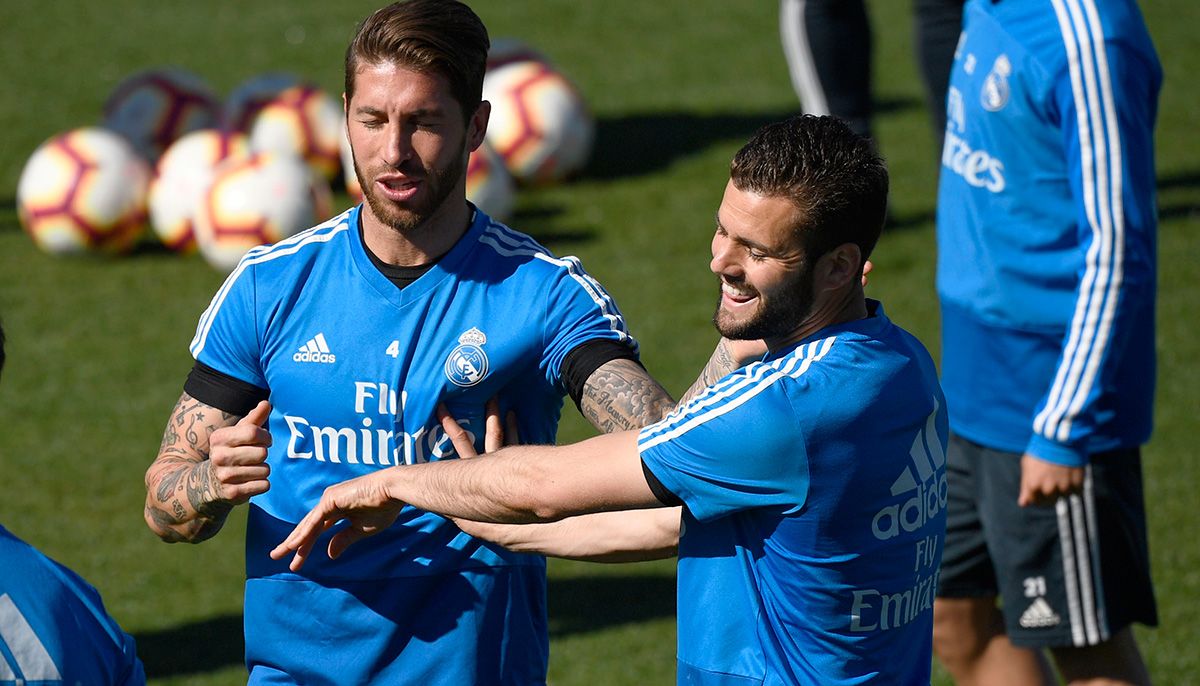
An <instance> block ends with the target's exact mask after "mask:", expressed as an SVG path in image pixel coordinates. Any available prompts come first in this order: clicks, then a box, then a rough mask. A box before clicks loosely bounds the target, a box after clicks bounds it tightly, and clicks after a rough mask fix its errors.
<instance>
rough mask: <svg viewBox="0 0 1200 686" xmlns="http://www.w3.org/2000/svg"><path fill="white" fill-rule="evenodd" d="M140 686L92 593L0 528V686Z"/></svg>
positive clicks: (121, 637)
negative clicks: (79, 685)
mask: <svg viewBox="0 0 1200 686" xmlns="http://www.w3.org/2000/svg"><path fill="white" fill-rule="evenodd" d="M145 683H146V674H145V672H144V671H143V668H142V662H141V660H139V659H138V656H137V651H136V650H135V647H134V641H133V637H131V636H130V635H129V634H127V633H125V632H124V631H122V630H121V627H119V626H117V622H116V621H115V620H114V619H113V618H112V617H110V616H109V615H108V612H106V611H105V610H104V603H103V602H102V601H101V600H100V594H99V593H97V592H96V589H95V588H93V587H92V586H91V584H89V583H88V582H86V581H84V580H83V579H82V578H81V577H80V576H79V575H78V574H76V573H75V572H72V571H71V570H70V569H67V568H66V567H64V566H63V565H61V564H59V563H57V562H55V561H54V560H51V559H50V558H48V557H46V556H45V555H43V554H42V553H41V552H39V551H38V550H37V549H35V548H34V547H33V546H31V545H29V544H28V543H26V542H25V541H22V540H21V539H19V538H17V537H16V536H14V535H13V534H12V532H10V531H9V530H8V529H5V528H4V527H3V526H0V686H13V685H16V684H31V685H32V684H37V685H39V686H41V685H44V686H51V685H52V684H65V685H66V686H72V685H74V684H96V685H97V686H109V685H111V686H139V685H140V684H145Z"/></svg>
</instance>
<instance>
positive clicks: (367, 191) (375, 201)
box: [354, 154, 467, 233]
mask: <svg viewBox="0 0 1200 686" xmlns="http://www.w3.org/2000/svg"><path fill="white" fill-rule="evenodd" d="M465 157H466V155H465V154H463V155H455V156H454V160H453V161H452V162H451V163H450V164H448V165H447V166H445V167H443V168H441V169H431V168H429V167H416V169H420V172H415V169H401V171H403V172H405V173H406V174H408V175H410V176H413V177H416V178H423V179H424V180H425V183H426V185H427V190H428V193H426V194H425V196H424V198H423V199H418V200H417V202H416V204H414V205H413V206H411V207H401V206H399V205H397V204H396V203H394V202H392V201H390V200H387V199H385V198H383V197H381V196H380V194H379V192H378V190H377V189H376V188H375V186H374V184H372V183H369V180H368V179H367V177H366V175H365V174H363V171H362V168H361V167H359V166H358V159H355V160H354V175H355V176H357V177H358V185H359V187H360V188H362V189H363V198H364V199H365V200H366V201H367V206H368V207H370V208H371V213H372V214H374V215H375V216H376V217H377V218H378V219H379V221H381V222H383V223H384V224H385V225H387V226H390V227H392V228H393V229H395V230H396V231H399V232H400V233H408V232H411V231H412V230H413V229H416V228H417V227H418V226H420V225H421V224H423V223H424V222H425V221H426V220H427V219H429V218H430V217H431V216H433V215H434V214H435V213H436V212H437V211H438V209H439V208H440V207H441V206H442V205H443V204H444V203H445V202H446V198H448V197H449V196H450V193H451V191H453V190H454V187H455V185H457V184H458V182H459V180H460V179H462V177H463V176H464V175H465V174H466V169H467V163H466V161H465Z"/></svg>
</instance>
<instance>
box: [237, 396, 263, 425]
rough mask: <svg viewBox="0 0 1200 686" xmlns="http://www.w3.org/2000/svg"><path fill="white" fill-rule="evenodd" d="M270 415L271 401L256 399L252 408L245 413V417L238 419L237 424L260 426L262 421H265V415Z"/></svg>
mask: <svg viewBox="0 0 1200 686" xmlns="http://www.w3.org/2000/svg"><path fill="white" fill-rule="evenodd" d="M270 416H271V403H269V402H267V401H266V400H260V401H258V404H257V405H255V406H254V409H253V410H250V412H248V413H246V416H245V417H242V418H241V419H240V420H238V423H237V425H238V426H262V425H263V422H265V421H267V417H270Z"/></svg>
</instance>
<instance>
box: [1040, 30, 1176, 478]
mask: <svg viewBox="0 0 1200 686" xmlns="http://www.w3.org/2000/svg"><path fill="white" fill-rule="evenodd" d="M1147 40H1148V39H1147ZM1076 47H1077V50H1078V52H1077V60H1076V62H1075V63H1074V64H1073V65H1072V68H1071V69H1070V71H1069V74H1065V75H1063V78H1061V79H1060V80H1059V82H1060V83H1059V87H1058V88H1057V92H1056V99H1057V109H1058V111H1059V113H1060V126H1061V130H1062V141H1063V147H1064V154H1065V155H1066V158H1067V160H1068V163H1069V167H1070V170H1071V189H1072V193H1073V195H1074V198H1075V204H1076V207H1077V222H1076V224H1077V227H1078V238H1079V241H1078V245H1079V250H1080V252H1081V253H1082V257H1083V259H1082V261H1081V262H1082V263H1081V267H1080V269H1079V272H1078V280H1077V285H1076V291H1075V308H1074V314H1073V315H1072V319H1071V323H1070V327H1069V329H1068V332H1067V334H1066V335H1065V336H1064V339H1063V342H1062V349H1061V353H1060V355H1059V358H1058V364H1057V368H1056V372H1055V375H1054V377H1053V383H1052V385H1051V387H1050V388H1049V389H1047V392H1046V394H1045V396H1043V398H1042V400H1041V402H1040V403H1039V404H1038V407H1037V410H1036V412H1035V418H1034V423H1033V436H1032V438H1031V439H1030V442H1029V444H1028V446H1027V448H1026V452H1028V453H1030V454H1032V455H1035V456H1037V457H1039V458H1041V459H1044V460H1048V461H1050V462H1055V463H1058V464H1064V465H1074V466H1082V465H1084V464H1086V462H1087V454H1086V445H1087V439H1088V438H1089V436H1090V435H1091V434H1092V432H1093V431H1094V428H1095V426H1096V413H1097V402H1096V401H1097V398H1098V397H1099V396H1100V393H1101V391H1102V390H1104V389H1111V387H1112V384H1113V383H1114V377H1115V374H1114V368H1115V367H1116V363H1117V362H1118V361H1119V360H1120V359H1121V356H1122V353H1123V350H1124V348H1125V346H1126V344H1127V343H1128V341H1129V340H1130V339H1131V337H1133V336H1153V335H1154V332H1153V331H1152V330H1149V331H1148V330H1137V331H1135V330H1133V329H1134V327H1135V325H1133V324H1131V322H1134V321H1138V320H1139V319H1141V320H1142V321H1145V319H1144V317H1142V316H1140V315H1144V313H1145V312H1146V311H1147V308H1150V310H1151V311H1152V309H1153V307H1154V281H1155V251H1156V238H1155V232H1156V221H1157V220H1156V217H1157V210H1156V207H1155V204H1156V203H1155V191H1154V179H1155V174H1154V154H1153V152H1154V120H1155V115H1156V109H1157V99H1158V90H1159V86H1160V84H1161V78H1162V75H1161V70H1160V67H1159V65H1158V62H1157V59H1156V58H1155V57H1154V55H1153V49H1152V48H1150V47H1149V46H1148V45H1147V46H1145V47H1146V48H1148V49H1149V52H1146V51H1144V50H1143V51H1138V50H1135V49H1134V48H1133V47H1132V46H1131V45H1130V44H1128V43H1126V42H1124V41H1110V42H1108V43H1106V44H1105V45H1104V48H1105V49H1104V50H1100V51H1089V50H1086V49H1084V48H1085V47H1086V45H1085V41H1083V40H1082V39H1081V40H1080V42H1079V44H1078V45H1077V46H1076ZM1070 53H1071V50H1070V49H1068V55H1070ZM1148 382H1149V381H1148V380H1147V383H1148Z"/></svg>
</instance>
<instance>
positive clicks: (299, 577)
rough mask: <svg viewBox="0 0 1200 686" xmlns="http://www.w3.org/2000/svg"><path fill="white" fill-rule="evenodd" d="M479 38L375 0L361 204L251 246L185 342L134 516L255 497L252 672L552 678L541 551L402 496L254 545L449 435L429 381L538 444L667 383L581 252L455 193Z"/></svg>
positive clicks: (349, 107) (471, 17) (440, 9)
mask: <svg viewBox="0 0 1200 686" xmlns="http://www.w3.org/2000/svg"><path fill="white" fill-rule="evenodd" d="M488 47H489V41H488V36H487V31H486V29H485V28H484V26H483V24H482V23H481V22H480V20H479V18H478V17H477V16H476V15H475V14H474V13H473V12H472V11H471V10H470V9H469V8H468V7H467V6H465V5H463V4H461V3H458V2H454V1H453V0H410V1H408V2H400V3H394V4H392V5H389V6H387V7H385V8H383V9H381V10H379V11H377V12H375V13H374V14H372V15H371V16H370V17H369V18H367V19H366V20H365V21H364V22H363V24H362V25H361V26H360V27H359V29H358V31H357V33H356V34H355V37H354V39H353V41H352V42H351V44H350V46H349V48H348V50H347V52H346V63H345V94H344V101H345V109H346V122H347V127H348V133H349V140H350V145H351V148H352V150H353V159H354V166H355V171H356V173H357V175H358V179H359V181H360V183H361V186H362V188H363V193H364V196H365V200H366V202H365V204H364V205H362V206H359V207H355V208H353V209H351V210H349V211H347V212H345V213H343V214H342V215H341V216H339V217H336V218H334V219H332V220H330V221H328V222H326V223H324V224H321V225H319V226H316V227H313V228H312V229H310V230H308V231H304V232H301V233H300V234H297V235H296V236H294V237H291V238H289V239H286V240H284V241H281V242H279V243H277V244H275V245H271V246H263V247H259V248H255V249H253V250H251V251H250V252H248V253H247V254H246V255H245V257H244V258H243V259H242V260H241V262H240V263H239V264H238V266H237V267H236V268H235V269H234V270H233V272H232V273H231V274H230V275H229V277H228V278H227V280H226V281H225V283H224V284H223V285H222V286H221V288H220V289H219V290H218V291H217V293H216V295H215V296H214V297H213V299H212V302H211V304H210V306H209V307H208V309H207V310H205V311H204V313H203V314H202V316H201V317H200V321H199V325H198V327H197V330H196V335H195V338H194V339H193V341H192V345H191V352H192V354H193V356H194V357H195V365H194V367H193V369H192V371H191V373H190V375H189V376H188V378H187V381H186V383H185V384H184V393H183V395H182V396H181V398H180V400H179V402H178V404H177V405H176V407H175V410H174V411H173V412H172V415H171V417H170V419H169V421H168V425H167V428H166V431H165V433H164V436H163V441H162V446H161V448H160V451H159V454H158V457H157V458H156V459H155V461H154V462H153V464H152V465H151V466H150V467H149V469H148V470H147V472H146V487H147V497H146V508H145V518H146V522H147V524H148V525H149V526H150V528H151V529H152V530H153V531H154V532H155V533H156V534H158V535H159V536H160V537H162V538H163V539H165V540H167V541H191V542H198V541H202V540H205V539H207V538H208V537H210V536H212V535H214V534H215V533H216V532H217V531H218V530H219V529H220V528H221V526H222V525H223V524H224V522H225V520H226V517H227V515H228V513H229V512H230V510H231V509H232V508H233V507H234V506H237V505H240V504H245V503H247V502H248V503H249V508H248V520H249V521H248V526H247V530H246V574H247V582H246V588H245V631H246V662H247V666H248V668H249V679H250V682H251V683H271V684H279V683H304V684H367V683H420V684H424V685H425V686H433V685H437V684H445V685H447V686H461V685H463V684H537V683H544V682H545V679H546V667H547V654H548V634H547V626H546V608H545V603H546V599H545V561H544V559H543V558H541V557H539V556H533V555H517V554H512V553H509V552H508V551H506V550H504V549H502V548H500V547H498V546H489V545H486V544H485V543H484V542H482V541H480V540H478V539H475V538H473V537H471V536H468V535H466V534H464V533H463V532H462V531H460V530H459V529H458V528H457V527H455V526H454V525H453V524H452V523H451V522H449V521H447V520H446V519H444V518H442V517H439V516H436V515H432V514H429V513H427V512H422V511H420V510H417V509H415V508H406V509H405V510H404V512H403V513H402V514H401V515H400V517H399V518H398V521H397V522H396V523H395V524H394V525H393V526H390V527H389V528H388V529H387V530H386V531H383V532H380V534H379V536H377V537H376V538H375V539H374V540H373V541H372V542H371V543H370V544H369V545H364V546H361V547H359V548H357V549H356V550H355V551H353V552H352V553H351V554H348V555H346V556H345V557H343V558H342V559H339V560H336V561H333V560H323V561H321V562H318V563H314V564H312V565H309V566H308V567H306V568H305V569H304V570H303V573H302V574H299V573H296V572H293V571H291V570H289V569H288V568H287V566H286V565H284V564H280V563H277V562H275V561H273V560H271V559H270V558H269V557H268V555H267V553H268V551H269V550H270V549H271V547H273V546H274V545H275V544H276V543H278V542H279V540H281V539H282V538H283V537H284V536H285V535H286V534H287V532H289V531H291V530H292V528H293V526H294V525H295V523H296V522H297V521H299V520H300V518H301V517H302V516H303V515H304V513H306V512H307V511H308V510H309V508H311V507H312V506H313V505H315V504H316V503H317V501H318V498H319V497H320V495H321V492H322V491H323V490H324V489H325V487H327V486H330V485H332V484H336V483H340V482H343V481H345V480H347V479H349V478H352V477H355V476H359V475H363V474H369V473H372V472H376V471H379V470H382V469H385V468H387V467H390V466H393V465H400V464H405V465H412V464H419V463H425V462H435V461H438V460H441V459H444V458H448V457H454V456H455V450H454V448H453V446H452V445H451V443H450V441H449V440H448V439H447V438H446V435H445V433H444V431H443V429H442V427H441V425H440V424H439V421H438V418H437V416H436V414H435V407H437V405H438V404H439V403H444V404H446V405H447V406H449V407H450V408H451V410H452V411H453V412H455V413H456V415H457V416H458V418H459V419H460V421H461V422H462V424H463V425H464V426H465V427H466V428H467V429H469V430H472V431H476V432H477V433H479V434H480V436H482V431H481V428H482V423H483V407H484V403H485V402H486V401H487V400H488V399H489V398H492V397H498V398H499V402H500V405H501V407H502V408H503V409H504V410H506V411H507V410H515V411H516V413H517V414H518V415H519V416H520V431H521V433H522V435H525V436H528V437H529V438H530V439H531V440H535V441H538V442H547V443H551V442H553V441H554V437H555V431H556V425H557V422H558V419H559V416H560V411H561V407H562V399H563V396H564V394H570V395H571V396H572V397H573V398H574V399H575V401H576V402H577V403H578V405H579V406H580V408H581V410H582V411H583V412H584V414H585V415H586V416H587V417H588V418H589V419H590V420H591V421H592V422H593V423H594V424H596V426H598V427H600V428H602V429H605V430H614V429H628V428H633V427H638V426H643V425H645V424H648V423H650V422H651V421H654V420H657V419H659V418H661V416H662V415H663V414H665V411H666V409H667V408H669V407H670V406H671V404H672V401H671V399H670V398H669V396H667V394H666V392H665V391H663V389H662V388H661V386H659V385H658V384H657V383H655V382H654V381H653V380H652V379H651V378H650V377H649V376H648V375H647V373H646V372H645V370H644V369H643V368H642V367H641V365H640V363H639V362H638V355H637V345H636V343H635V342H634V340H633V339H632V338H631V337H630V334H629V332H628V330H627V328H626V325H625V320H624V318H623V317H622V316H621V313H620V311H619V310H618V309H617V307H616V305H615V304H614V303H613V301H612V299H611V298H610V297H609V295H608V294H607V293H606V292H605V290H604V289H603V288H602V287H601V286H600V285H599V284H598V283H597V282H596V281H595V280H594V279H592V278H591V277H590V276H589V275H588V274H587V273H586V272H585V271H584V270H583V268H582V267H581V266H580V263H579V261H578V260H577V259H575V258H573V257H565V258H559V257H556V256H554V255H552V254H550V253H549V252H548V251H547V250H546V249H545V248H543V247H542V246H541V245H539V244H538V243H536V242H535V241H534V240H533V239H531V238H530V237H529V236H526V235H524V234H521V233H518V232H516V231H514V230H512V229H510V228H509V227H507V226H504V225H502V224H500V223H497V222H495V221H493V220H492V219H491V218H489V217H488V216H487V215H485V214H484V213H483V212H481V211H479V210H478V209H476V208H475V207H473V206H472V205H470V204H469V203H468V202H467V200H466V196H465V174H466V165H467V159H468V155H469V154H470V152H471V151H472V150H474V149H475V148H477V147H478V146H479V145H480V143H481V142H482V141H483V138H484V133H485V130H486V127H487V123H488V116H489V112H490V105H489V104H488V103H487V102H486V101H482V99H481V93H482V81H483V76H484V69H485V63H486V57H487V51H488ZM268 400H269V403H268Z"/></svg>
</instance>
